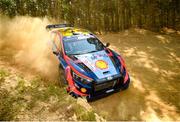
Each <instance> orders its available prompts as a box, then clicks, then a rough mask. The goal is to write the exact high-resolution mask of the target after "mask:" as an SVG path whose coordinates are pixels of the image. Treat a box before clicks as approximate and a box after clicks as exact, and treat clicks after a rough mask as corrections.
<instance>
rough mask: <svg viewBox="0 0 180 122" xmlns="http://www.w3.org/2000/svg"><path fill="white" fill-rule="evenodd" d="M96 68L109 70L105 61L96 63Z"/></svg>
mask: <svg viewBox="0 0 180 122" xmlns="http://www.w3.org/2000/svg"><path fill="white" fill-rule="evenodd" d="M95 65H96V67H97V68H99V69H107V68H108V64H107V62H105V61H103V60H98V61H96V64H95Z"/></svg>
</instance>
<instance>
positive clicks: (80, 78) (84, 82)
mask: <svg viewBox="0 0 180 122" xmlns="http://www.w3.org/2000/svg"><path fill="white" fill-rule="evenodd" d="M71 75H72V77H73V79H75V80H76V81H79V82H81V83H83V84H88V83H89V82H91V80H89V79H86V78H83V77H81V76H79V75H77V74H76V73H75V72H73V71H72V70H71Z"/></svg>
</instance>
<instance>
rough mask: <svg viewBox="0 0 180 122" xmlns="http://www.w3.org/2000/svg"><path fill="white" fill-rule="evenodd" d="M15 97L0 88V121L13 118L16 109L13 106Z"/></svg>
mask: <svg viewBox="0 0 180 122" xmlns="http://www.w3.org/2000/svg"><path fill="white" fill-rule="evenodd" d="M14 101H15V98H14V97H12V96H11V94H10V93H9V92H8V91H7V90H5V89H0V121H7V120H13V119H14V118H15V115H16V112H17V109H16V108H15V107H14V106H13V103H14Z"/></svg>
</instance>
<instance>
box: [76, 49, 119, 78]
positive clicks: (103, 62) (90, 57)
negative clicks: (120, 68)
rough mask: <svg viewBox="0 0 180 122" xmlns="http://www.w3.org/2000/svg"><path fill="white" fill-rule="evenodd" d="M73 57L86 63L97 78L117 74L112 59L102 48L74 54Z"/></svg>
mask: <svg viewBox="0 0 180 122" xmlns="http://www.w3.org/2000/svg"><path fill="white" fill-rule="evenodd" d="M75 57H76V58H77V59H78V60H79V61H80V62H82V63H83V64H84V65H86V66H87V67H88V68H89V69H90V70H91V71H92V72H93V73H94V74H95V75H96V76H97V78H98V79H103V78H108V77H111V76H113V75H117V74H118V72H117V70H116V68H115V66H114V64H113V62H112V60H111V59H110V57H109V56H108V55H107V53H106V52H105V51H104V50H102V51H98V52H94V53H88V54H82V55H75Z"/></svg>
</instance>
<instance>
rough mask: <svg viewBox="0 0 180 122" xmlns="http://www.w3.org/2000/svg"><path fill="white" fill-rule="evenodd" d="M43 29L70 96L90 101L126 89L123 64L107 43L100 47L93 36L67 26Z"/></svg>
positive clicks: (60, 25)
mask: <svg viewBox="0 0 180 122" xmlns="http://www.w3.org/2000/svg"><path fill="white" fill-rule="evenodd" d="M46 28H47V29H49V30H51V40H52V44H53V53H54V54H55V55H56V56H57V58H58V60H59V63H60V66H59V68H60V71H61V74H63V76H64V80H65V82H66V83H67V85H68V86H67V92H68V93H70V94H71V95H72V96H74V97H86V98H87V99H91V98H93V97H96V96H101V95H103V94H109V93H113V92H117V91H119V90H120V89H127V88H128V86H129V82H130V78H129V75H128V72H127V70H126V66H125V62H124V60H123V58H122V57H121V56H120V55H119V54H118V53H116V52H115V51H113V50H111V49H109V48H108V46H109V43H107V44H106V45H104V44H103V43H102V42H101V41H100V40H99V39H98V38H97V37H96V36H95V35H94V34H93V33H91V32H89V31H87V30H84V29H80V28H75V27H72V26H70V25H68V24H56V25H48V26H46ZM61 77H62V76H61ZM60 82H62V80H61V81H60Z"/></svg>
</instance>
